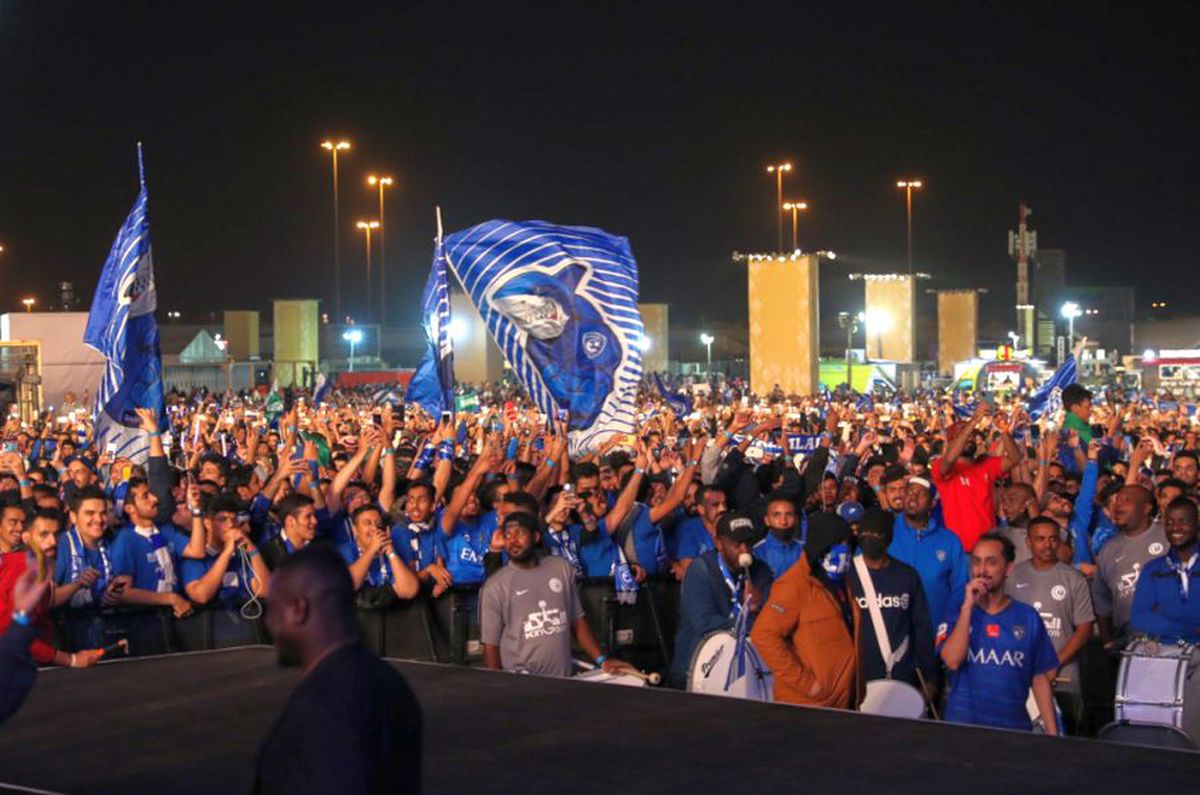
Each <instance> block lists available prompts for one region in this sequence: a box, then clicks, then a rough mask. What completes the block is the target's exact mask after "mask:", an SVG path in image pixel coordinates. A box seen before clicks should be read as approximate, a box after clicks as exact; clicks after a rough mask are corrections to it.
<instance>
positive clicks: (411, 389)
mask: <svg viewBox="0 0 1200 795" xmlns="http://www.w3.org/2000/svg"><path fill="white" fill-rule="evenodd" d="M421 322H422V323H423V324H424V327H425V341H426V348H425V354H424V356H422V357H421V363H420V364H419V365H417V372H416V373H414V374H413V377H412V380H411V381H409V382H408V391H407V393H406V396H405V397H406V399H407V400H408V401H409V402H411V403H419V404H421V408H423V409H425V411H426V412H428V413H429V416H431V417H433V418H435V419H438V418H440V417H441V415H442V412H446V411H448V412H450V413H451V414H453V413H454V347H453V345H452V344H451V341H450V285H449V282H448V281H447V277H446V256H445V249H444V248H443V246H442V243H441V241H438V244H437V249H436V250H435V251H434V254H433V265H432V266H431V267H430V269H429V279H428V280H427V281H426V282H425V293H424V295H423V296H422V297H421Z"/></svg>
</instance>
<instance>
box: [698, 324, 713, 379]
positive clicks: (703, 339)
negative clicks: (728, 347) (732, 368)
mask: <svg viewBox="0 0 1200 795" xmlns="http://www.w3.org/2000/svg"><path fill="white" fill-rule="evenodd" d="M716 341H717V338H716V337H714V336H713V335H712V334H709V333H708V332H704V333H703V334H701V335H700V344H701V345H703V346H704V347H705V349H706V355H707V358H708V368H707V370H705V372H706V373H707V374H708V375H712V344H713V343H714V342H716Z"/></svg>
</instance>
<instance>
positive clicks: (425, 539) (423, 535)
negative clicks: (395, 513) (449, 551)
mask: <svg viewBox="0 0 1200 795" xmlns="http://www.w3.org/2000/svg"><path fill="white" fill-rule="evenodd" d="M440 522H441V517H440V515H437V514H435V515H434V517H433V521H432V522H431V523H430V524H429V525H428V526H427V527H420V528H416V527H413V526H412V525H410V524H409V523H408V522H400V523H399V524H397V525H396V526H395V527H393V528H392V548H393V549H395V550H396V552H397V554H399V555H400V559H401V560H403V561H404V562H405V563H406V564H408V566H409V568H411V569H413V570H414V571H421V570H422V569H424V568H426V567H427V566H430V565H432V564H434V563H437V561H438V558H441V559H442V560H445V559H446V534H445V533H443V532H442V531H441V530H440V529H438V526H439V524H440Z"/></svg>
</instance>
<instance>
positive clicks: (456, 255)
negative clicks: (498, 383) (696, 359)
mask: <svg viewBox="0 0 1200 795" xmlns="http://www.w3.org/2000/svg"><path fill="white" fill-rule="evenodd" d="M445 252H446V259H447V262H448V264H449V265H450V267H451V268H453V269H454V272H455V273H456V274H457V276H458V278H459V280H460V281H461V282H462V283H463V286H464V287H465V288H466V290H467V293H468V294H469V295H470V297H471V301H472V302H473V303H474V304H475V306H476V308H477V309H478V310H479V312H480V314H481V315H482V316H483V320H484V323H485V324H486V325H487V328H488V331H489V332H490V333H491V335H492V337H493V339H495V340H496V344H497V345H499V346H500V350H501V351H503V352H504V356H505V358H506V359H507V360H508V362H509V364H510V365H511V366H512V369H513V372H514V373H515V374H516V376H517V377H518V378H519V379H520V381H521V383H522V384H523V385H524V386H525V389H526V390H527V391H528V392H529V394H530V395H531V396H532V397H533V400H534V402H535V403H536V404H537V406H538V408H539V409H540V410H541V411H542V413H543V414H545V415H547V416H551V417H554V416H558V413H559V410H560V409H562V410H566V411H567V412H568V420H567V423H568V428H569V448H570V451H571V453H572V454H575V455H578V454H581V453H587V452H590V451H591V450H593V449H595V448H596V447H597V446H599V445H600V444H601V443H602V442H603V441H605V440H606V439H607V438H608V437H610V436H612V435H613V434H621V433H632V432H633V430H634V421H635V419H636V406H635V402H636V400H637V393H638V386H639V384H640V382H641V378H642V356H641V351H640V350H639V349H638V346H637V343H638V342H639V341H640V340H641V338H642V318H641V315H640V314H639V312H638V307H637V300H638V270H637V262H636V261H635V260H634V258H633V252H632V251H631V250H630V248H629V241H628V240H626V239H625V238H623V237H616V236H614V235H610V234H608V233H606V232H603V231H601V230H599V229H592V228H587V227H565V226H555V225H553V224H549V223H546V222H544V221H519V222H517V221H488V222H486V223H482V224H479V225H478V226H475V227H472V228H470V229H467V230H465V231H462V232H456V233H454V234H452V235H449V236H448V237H447V238H446V245H445Z"/></svg>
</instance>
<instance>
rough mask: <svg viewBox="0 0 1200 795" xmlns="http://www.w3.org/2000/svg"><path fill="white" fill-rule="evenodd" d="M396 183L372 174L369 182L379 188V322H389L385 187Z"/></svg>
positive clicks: (388, 178)
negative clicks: (384, 206)
mask: <svg viewBox="0 0 1200 795" xmlns="http://www.w3.org/2000/svg"><path fill="white" fill-rule="evenodd" d="M394 183H395V180H393V179H392V178H391V177H377V176H375V175H374V174H371V175H370V176H368V177H367V184H368V185H370V186H372V187H377V188H379V323H380V325H383V324H385V323H387V273H386V270H387V261H386V259H385V257H384V251H383V226H384V216H383V189H384V188H390V187H392V185H393V184H394Z"/></svg>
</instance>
